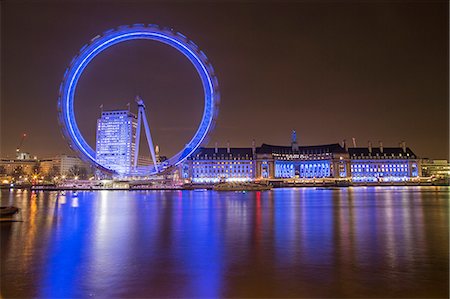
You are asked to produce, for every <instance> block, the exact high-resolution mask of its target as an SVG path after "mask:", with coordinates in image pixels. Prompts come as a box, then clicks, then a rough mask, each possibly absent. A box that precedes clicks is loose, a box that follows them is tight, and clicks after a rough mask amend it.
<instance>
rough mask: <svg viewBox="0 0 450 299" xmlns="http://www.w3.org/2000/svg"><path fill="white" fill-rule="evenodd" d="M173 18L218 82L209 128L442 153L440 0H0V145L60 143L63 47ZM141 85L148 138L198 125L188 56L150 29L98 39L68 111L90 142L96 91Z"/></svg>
mask: <svg viewBox="0 0 450 299" xmlns="http://www.w3.org/2000/svg"><path fill="white" fill-rule="evenodd" d="M133 23H153V24H160V25H163V26H167V27H172V28H174V30H176V31H180V32H182V33H183V34H184V35H186V36H188V37H189V38H190V39H192V40H193V41H194V42H195V43H196V44H197V45H198V46H199V47H200V49H202V50H203V51H204V52H205V53H206V55H207V56H208V57H209V59H210V61H211V63H212V64H213V66H214V68H215V70H216V73H217V76H218V79H219V86H220V92H221V103H220V110H219V117H218V119H217V125H216V129H215V130H214V131H213V133H212V134H211V138H210V140H211V141H210V143H209V145H210V146H213V145H214V142H218V143H219V145H222V146H224V145H225V144H226V141H227V140H229V141H230V143H231V145H232V146H251V140H252V139H253V138H254V139H255V140H256V142H257V144H260V143H263V142H265V143H270V144H280V145H282V144H289V142H290V131H291V130H292V129H296V130H297V135H298V138H299V143H300V144H301V145H313V144H321V143H333V142H340V141H341V140H342V139H347V140H348V141H350V140H351V138H352V137H355V138H356V140H357V143H358V145H360V146H366V145H367V141H368V140H372V142H373V143H374V144H377V143H378V141H379V140H382V141H383V142H384V146H397V145H398V143H399V142H400V141H402V140H405V141H406V142H407V144H408V146H410V147H411V148H412V149H413V151H415V152H416V154H418V155H419V156H422V157H433V158H448V145H449V139H448V138H449V137H448V136H449V129H448V127H449V117H448V112H449V102H448V79H449V78H448V66H449V61H448V3H447V1H442V2H439V1H436V2H432V1H424V2H418V1H415V2H412V3H408V2H393V3H389V2H387V1H382V2H381V1H380V2H377V1H373V2H367V1H366V2H364V3H357V2H353V3H351V2H328V1H327V2H300V3H282V4H280V3H275V2H273V3H271V2H266V3H240V2H221V3H209V2H193V3H188V2H161V3H157V2H151V1H147V2H146V1H122V2H112V1H109V2H107V1H101V2H100V1H97V2H95V1H3V2H2V4H1V156H2V157H5V156H10V157H11V156H12V155H13V154H14V150H15V148H16V146H17V144H18V142H19V139H20V135H21V133H23V132H26V133H27V134H28V138H27V139H26V141H25V142H24V146H23V150H25V151H28V152H30V153H32V154H34V155H38V156H40V157H49V156H52V155H55V154H58V153H69V151H70V150H69V148H68V147H67V145H66V142H65V141H64V140H63V138H62V135H61V133H60V130H59V127H58V122H57V115H56V102H57V94H58V88H59V84H60V82H61V79H62V76H63V73H64V71H65V69H66V67H67V66H68V64H69V63H70V61H71V59H72V57H73V56H74V55H75V54H76V53H77V51H78V50H79V49H80V48H81V46H82V45H84V44H85V43H87V42H88V41H89V40H90V39H91V38H92V37H94V36H96V35H97V34H100V33H101V32H103V31H106V30H108V29H110V28H114V27H117V26H120V25H124V24H133ZM136 94H140V95H141V96H142V97H143V98H144V100H145V102H146V104H147V108H148V110H149V111H148V115H149V118H150V126H151V130H152V134H153V135H154V142H155V143H156V144H159V145H160V146H161V150H162V153H163V154H169V155H170V154H172V153H174V152H176V151H178V150H179V149H180V148H181V147H182V145H183V144H184V143H186V142H187V141H188V140H189V139H190V137H191V136H192V134H193V132H194V131H195V130H196V126H197V125H198V123H199V121H200V118H201V113H202V110H203V98H202V90H201V83H200V80H199V78H198V75H197V74H196V72H195V69H194V68H193V67H192V66H191V65H190V63H189V61H188V60H187V59H186V58H184V57H183V56H182V55H181V54H179V53H178V52H177V51H176V50H174V49H172V48H170V47H168V46H165V45H162V44H158V43H157V42H154V41H133V42H127V43H123V44H120V45H116V46H114V47H112V48H109V49H108V50H107V51H105V52H104V53H102V54H101V55H100V56H98V57H97V58H96V59H95V60H94V61H93V62H92V63H91V64H90V65H89V67H88V68H87V69H86V71H85V73H84V74H83V77H82V79H81V80H80V83H79V85H78V89H77V94H76V100H75V109H76V110H75V111H76V114H77V121H78V123H79V126H80V129H81V131H82V132H83V134H84V135H85V138H86V139H87V140H88V141H89V142H90V143H91V145H93V144H94V140H95V122H96V118H97V117H98V116H99V112H100V110H99V105H100V104H102V103H103V104H104V107H105V109H115V108H121V107H123V108H125V106H126V104H127V103H128V102H133V98H134V96H135V95H136Z"/></svg>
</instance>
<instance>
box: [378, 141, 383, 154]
mask: <svg viewBox="0 0 450 299" xmlns="http://www.w3.org/2000/svg"><path fill="white" fill-rule="evenodd" d="M378 142H379V144H380V153H383V141H378Z"/></svg>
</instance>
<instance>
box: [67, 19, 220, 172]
mask: <svg viewBox="0 0 450 299" xmlns="http://www.w3.org/2000/svg"><path fill="white" fill-rule="evenodd" d="M136 39H148V40H154V41H158V42H162V43H164V44H167V45H169V46H172V47H173V48H175V49H177V50H178V51H180V52H181V53H182V54H183V55H185V56H186V57H187V58H188V59H189V60H190V61H191V63H192V64H193V65H194V67H195V68H196V70H197V72H198V74H199V75H200V78H201V81H202V84H203V88H204V95H205V98H204V99H205V106H204V111H203V118H202V120H201V122H200V126H199V128H198V129H197V132H196V133H195V135H194V137H193V138H192V139H191V140H190V141H189V142H188V144H187V145H186V146H185V148H183V149H182V150H181V151H180V152H179V153H177V154H176V155H174V156H173V157H171V158H170V159H168V160H167V164H168V165H170V166H176V165H178V164H180V163H181V162H183V161H184V160H185V159H186V158H187V157H189V156H190V155H191V154H192V153H193V152H194V151H195V150H196V149H197V148H198V147H199V146H200V144H201V143H202V142H203V141H204V140H205V138H206V136H207V134H208V133H209V131H210V130H211V128H212V124H213V121H214V117H215V114H216V110H217V103H218V97H219V94H218V87H217V85H218V83H217V79H216V77H215V76H214V70H213V68H212V66H211V65H210V64H209V63H208V61H207V58H206V56H205V54H204V53H203V52H202V51H200V50H199V49H198V47H197V46H196V45H195V44H194V43H192V42H191V41H190V42H187V40H186V39H185V38H184V37H183V36H182V35H180V34H177V33H173V32H170V31H166V30H160V29H159V28H158V27H157V26H151V27H144V26H131V27H121V28H120V29H118V30H115V31H114V30H112V31H109V32H105V33H104V34H103V35H102V36H100V37H98V38H96V39H95V40H93V41H92V43H91V44H90V45H88V46H85V47H83V49H82V50H81V52H80V54H79V56H78V57H77V58H76V59H74V60H73V62H72V63H71V66H70V67H69V69H68V70H67V71H66V73H65V75H64V80H63V82H62V84H61V86H60V94H61V96H60V98H59V100H58V106H59V108H60V110H59V111H60V112H59V118H60V120H61V123H62V126H63V131H64V134H65V135H66V136H67V137H68V138H69V139H70V140H71V142H72V147H73V148H74V149H76V150H78V151H79V153H80V154H82V155H83V156H84V157H86V158H87V159H88V160H89V161H91V162H92V163H93V164H95V165H96V166H99V167H102V168H105V167H104V166H103V165H102V164H100V163H99V162H98V161H97V160H96V158H95V153H94V150H93V149H92V148H91V147H90V146H89V145H88V144H87V142H86V141H85V140H84V138H83V136H82V135H81V133H80V130H79V128H78V126H77V124H76V120H75V113H74V110H73V102H74V94H75V89H76V86H77V83H78V80H79V78H80V77H81V74H82V72H83V71H84V69H85V68H86V67H87V65H88V64H89V63H90V62H91V61H92V60H93V59H94V58H95V57H96V56H97V55H98V54H100V53H101V52H103V51H104V50H106V49H107V48H109V47H111V46H113V45H115V44H118V43H121V42H124V41H129V40H136ZM154 173H156V171H155V170H153V172H152V174H154Z"/></svg>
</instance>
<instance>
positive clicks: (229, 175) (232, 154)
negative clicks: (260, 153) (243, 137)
mask: <svg viewBox="0 0 450 299" xmlns="http://www.w3.org/2000/svg"><path fill="white" fill-rule="evenodd" d="M253 157H254V152H253V150H252V149H251V148H229V147H227V148H217V147H216V148H200V149H198V150H197V151H196V152H195V154H194V155H193V156H192V157H190V158H189V159H188V160H187V161H185V162H184V163H183V164H182V166H181V176H182V178H183V179H188V180H191V181H192V182H193V183H218V182H222V181H226V182H246V181H251V180H253V179H254V173H255V164H254V158H253Z"/></svg>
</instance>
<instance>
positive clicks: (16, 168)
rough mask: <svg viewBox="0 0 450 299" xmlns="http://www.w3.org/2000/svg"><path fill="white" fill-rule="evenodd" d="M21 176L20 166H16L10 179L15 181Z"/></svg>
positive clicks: (21, 169)
mask: <svg viewBox="0 0 450 299" xmlns="http://www.w3.org/2000/svg"><path fill="white" fill-rule="evenodd" d="M22 175H24V171H23V168H22V166H21V165H18V166H16V167H15V168H14V170H13V173H12V177H13V178H15V179H16V180H17V179H18V178H19V177H20V176H22Z"/></svg>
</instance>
